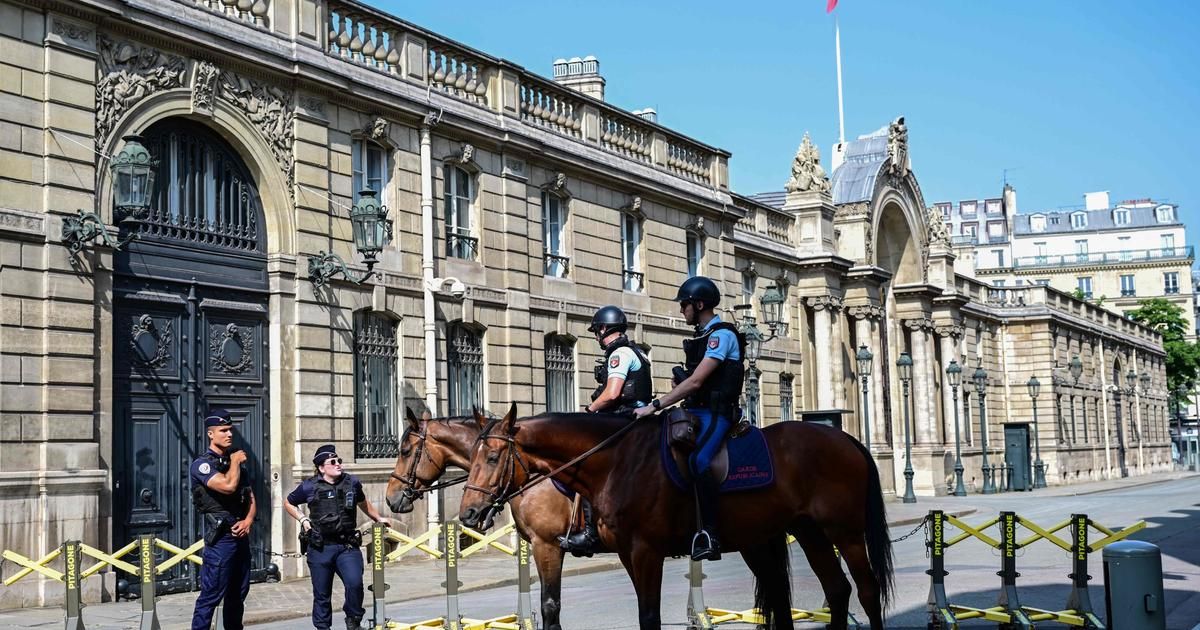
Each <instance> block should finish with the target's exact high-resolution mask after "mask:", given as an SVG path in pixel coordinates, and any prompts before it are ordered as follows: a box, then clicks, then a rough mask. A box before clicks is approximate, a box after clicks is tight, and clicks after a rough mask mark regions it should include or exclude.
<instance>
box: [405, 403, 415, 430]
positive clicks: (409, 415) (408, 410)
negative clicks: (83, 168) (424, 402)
mask: <svg viewBox="0 0 1200 630" xmlns="http://www.w3.org/2000/svg"><path fill="white" fill-rule="evenodd" d="M404 418H405V419H406V420H408V425H409V426H416V424H417V414H415V413H413V410H412V407H405V408H404Z"/></svg>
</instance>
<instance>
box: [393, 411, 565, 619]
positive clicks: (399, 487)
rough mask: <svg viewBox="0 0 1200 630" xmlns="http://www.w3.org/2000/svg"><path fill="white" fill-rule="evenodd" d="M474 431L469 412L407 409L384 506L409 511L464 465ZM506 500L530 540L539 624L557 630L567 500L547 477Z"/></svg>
mask: <svg viewBox="0 0 1200 630" xmlns="http://www.w3.org/2000/svg"><path fill="white" fill-rule="evenodd" d="M479 433H480V428H479V424H477V423H476V421H475V418H474V417H472V416H466V417H462V418H443V419H439V420H430V419H429V418H424V419H421V420H418V419H417V418H416V417H415V416H413V415H412V412H411V411H409V415H408V426H407V428H406V429H405V431H404V435H403V436H402V437H401V438H400V456H399V457H398V458H397V459H396V467H395V469H394V470H393V471H392V478H391V479H390V480H389V481H388V485H387V494H386V501H387V504H388V507H390V508H391V509H392V511H393V512H400V513H405V512H411V511H412V509H413V502H414V501H415V500H417V499H419V498H421V497H422V496H423V495H424V494H425V493H426V492H427V491H428V489H429V488H430V487H431V486H433V485H434V483H435V482H437V481H438V479H440V478H441V477H442V475H443V474H445V472H446V468H447V467H448V466H458V467H459V468H462V469H463V470H466V469H468V468H470V467H471V452H472V451H473V450H474V449H475V444H476V442H478V440H479ZM509 505H510V506H511V507H512V515H513V521H514V523H515V524H516V526H517V530H518V531H520V533H521V536H523V537H524V538H525V539H526V540H528V541H529V542H530V543H531V545H532V546H533V559H534V563H535V564H536V565H537V570H538V576H539V577H540V578H541V582H542V588H541V593H542V627H543V628H544V629H545V630H561V628H562V626H560V625H559V612H560V611H561V608H562V605H561V601H560V594H561V590H562V566H563V551H562V549H561V548H560V547H559V544H558V537H559V536H562V535H565V534H566V530H567V521H569V520H570V518H571V501H570V500H568V499H567V498H566V497H565V496H563V494H562V493H561V492H559V491H558V490H556V489H555V488H554V486H553V485H551V484H550V483H540V484H537V485H536V486H534V487H532V488H530V489H529V490H527V491H526V492H525V493H524V494H523V495H522V496H520V497H516V498H514V499H513V500H512V501H511V502H510V503H509Z"/></svg>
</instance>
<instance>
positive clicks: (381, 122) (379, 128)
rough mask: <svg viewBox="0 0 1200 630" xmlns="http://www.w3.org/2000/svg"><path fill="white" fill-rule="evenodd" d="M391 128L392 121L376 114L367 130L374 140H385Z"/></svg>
mask: <svg viewBox="0 0 1200 630" xmlns="http://www.w3.org/2000/svg"><path fill="white" fill-rule="evenodd" d="M390 128H391V123H389V122H388V120H387V119H386V118H384V117H383V116H376V117H375V118H373V119H371V124H370V125H368V126H367V128H366V130H365V131H367V132H368V133H370V134H371V139H372V140H383V139H384V138H386V137H387V136H388V130H389V129H390ZM468 146H470V145H468Z"/></svg>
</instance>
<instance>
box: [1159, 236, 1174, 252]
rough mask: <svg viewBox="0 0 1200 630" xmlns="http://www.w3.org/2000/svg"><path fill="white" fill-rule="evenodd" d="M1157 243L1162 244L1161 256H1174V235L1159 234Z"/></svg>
mask: <svg viewBox="0 0 1200 630" xmlns="http://www.w3.org/2000/svg"><path fill="white" fill-rule="evenodd" d="M1159 241H1160V242H1161V243H1162V253H1163V256H1173V255H1175V235H1174V234H1161V235H1159Z"/></svg>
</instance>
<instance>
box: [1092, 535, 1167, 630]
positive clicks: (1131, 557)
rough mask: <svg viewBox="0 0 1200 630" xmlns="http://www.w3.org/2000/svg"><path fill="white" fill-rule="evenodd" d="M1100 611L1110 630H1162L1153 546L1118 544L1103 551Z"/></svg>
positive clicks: (1157, 560) (1164, 616) (1157, 562)
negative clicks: (1105, 614)
mask: <svg viewBox="0 0 1200 630" xmlns="http://www.w3.org/2000/svg"><path fill="white" fill-rule="evenodd" d="M1104 609H1105V612H1107V613H1108V627H1109V628H1110V629H1111V630H1166V628H1167V613H1166V611H1165V610H1164V607H1163V577H1162V554H1161V553H1160V552H1159V550H1158V547H1157V546H1155V545H1152V544H1150V543H1148V542H1142V541H1140V540H1122V541H1120V542H1115V543H1113V544H1111V545H1109V546H1107V547H1105V548H1104Z"/></svg>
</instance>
